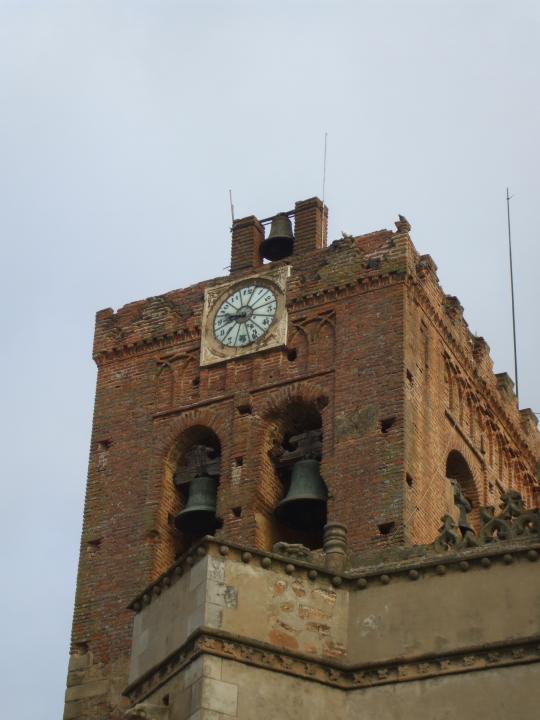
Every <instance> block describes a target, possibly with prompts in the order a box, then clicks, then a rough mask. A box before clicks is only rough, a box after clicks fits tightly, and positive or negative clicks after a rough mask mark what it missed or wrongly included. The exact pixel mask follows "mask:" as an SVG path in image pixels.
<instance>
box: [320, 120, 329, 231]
mask: <svg viewBox="0 0 540 720" xmlns="http://www.w3.org/2000/svg"><path fill="white" fill-rule="evenodd" d="M327 141H328V133H327V132H325V133H324V159H323V175H322V209H321V225H322V227H321V232H322V233H323V242H326V238H325V237H324V196H325V192H326V148H327Z"/></svg>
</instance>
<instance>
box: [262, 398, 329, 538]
mask: <svg viewBox="0 0 540 720" xmlns="http://www.w3.org/2000/svg"><path fill="white" fill-rule="evenodd" d="M272 415H273V416H272V418H271V420H272V423H273V427H272V444H271V447H270V449H269V452H268V457H269V460H270V464H269V466H268V472H269V474H271V476H272V477H273V479H272V480H271V481H270V482H268V483H267V488H269V489H270V490H271V492H272V495H271V497H269V498H268V500H269V502H268V507H267V509H266V512H265V516H266V523H267V533H266V534H267V537H266V538H265V545H266V546H267V547H270V548H271V547H272V546H273V545H274V544H275V543H276V542H279V541H282V542H287V543H301V544H302V545H305V546H306V547H308V548H311V549H315V548H320V547H322V541H323V528H324V525H325V524H326V520H327V496H328V492H327V488H326V484H325V482H324V479H323V478H322V476H321V471H320V465H321V460H322V418H321V414H320V412H319V409H318V407H317V404H316V403H315V402H309V401H304V400H301V399H297V400H292V401H290V402H288V403H286V404H284V405H283V406H282V407H280V408H279V409H278V410H276V411H274V413H273V414H272Z"/></svg>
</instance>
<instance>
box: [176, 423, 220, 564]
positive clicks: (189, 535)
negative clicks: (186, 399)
mask: <svg viewBox="0 0 540 720" xmlns="http://www.w3.org/2000/svg"><path fill="white" fill-rule="evenodd" d="M197 449H201V450H202V449H207V451H208V452H202V453H199V454H198V456H199V461H198V462H197ZM201 462H202V463H203V465H202V466H201V465H200V463H201ZM206 462H207V463H208V464H207V465H206V464H205V463H206ZM220 462H221V442H220V440H219V437H218V436H217V434H216V433H215V432H214V431H213V430H212V429H211V428H209V427H207V426H204V425H193V426H190V427H188V428H186V429H185V430H183V431H182V432H181V434H180V435H179V436H178V439H177V440H176V442H175V443H174V445H173V447H172V449H171V451H170V453H169V456H168V457H167V461H166V476H167V477H166V482H167V484H168V485H169V487H170V488H172V498H173V499H172V503H171V507H170V509H169V518H170V519H171V525H172V527H173V528H174V530H173V535H174V546H175V547H174V551H175V555H179V554H181V553H182V552H184V551H185V550H187V549H188V548H189V547H190V545H192V544H193V543H194V542H196V541H197V540H198V539H199V538H200V537H202V536H204V535H209V534H213V532H214V531H215V530H216V528H217V527H220V526H221V519H220V518H219V517H218V516H217V514H216V515H215V523H210V522H206V521H201V522H200V523H199V525H197V523H196V522H192V523H181V522H179V521H178V520H177V519H178V516H179V514H180V513H181V512H182V510H185V509H186V507H187V505H188V502H189V496H190V492H193V487H194V485H193V484H192V483H193V480H194V478H195V476H199V475H201V474H205V475H208V476H210V477H212V478H213V479H215V486H216V508H217V493H218V492H219V475H220ZM194 463H195V464H194ZM195 465H197V469H195ZM201 467H202V468H206V469H204V470H203V471H202V472H199V470H201ZM192 499H193V498H192Z"/></svg>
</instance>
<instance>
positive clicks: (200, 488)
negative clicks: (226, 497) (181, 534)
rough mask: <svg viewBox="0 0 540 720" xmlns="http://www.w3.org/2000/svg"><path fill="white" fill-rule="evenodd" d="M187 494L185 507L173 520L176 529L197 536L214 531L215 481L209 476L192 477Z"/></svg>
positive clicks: (215, 521)
mask: <svg viewBox="0 0 540 720" xmlns="http://www.w3.org/2000/svg"><path fill="white" fill-rule="evenodd" d="M188 493H189V494H188V499H187V503H186V507H185V508H184V509H183V510H182V511H181V512H179V513H178V515H177V516H176V518H175V521H174V522H175V525H176V527H177V528H180V529H181V530H187V531H188V532H191V533H195V534H197V535H205V534H206V533H208V532H212V531H213V530H215V528H216V524H217V519H216V499H217V480H215V479H214V478H211V477H210V476H209V475H201V476H200V477H194V478H193V480H192V481H191V482H190V483H189V489H188Z"/></svg>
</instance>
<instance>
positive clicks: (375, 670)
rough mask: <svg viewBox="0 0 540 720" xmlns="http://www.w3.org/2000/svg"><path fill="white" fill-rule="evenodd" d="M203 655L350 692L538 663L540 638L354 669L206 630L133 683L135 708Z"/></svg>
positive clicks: (130, 694)
mask: <svg viewBox="0 0 540 720" xmlns="http://www.w3.org/2000/svg"><path fill="white" fill-rule="evenodd" d="M203 653H206V654H208V655H214V656H216V657H220V658H223V659H226V660H233V661H236V662H241V663H244V664H246V665H251V666H255V667H259V668H263V669H265V670H270V671H273V672H280V673H286V674H288V675H292V676H294V677H298V678H301V679H303V680H311V681H313V682H318V683H322V684H324V685H329V686H332V687H335V688H339V689H341V690H346V691H349V690H360V689H364V688H369V687H373V686H376V685H387V684H392V683H399V682H411V681H413V680H425V679H427V678H432V677H439V676H442V675H452V674H456V673H464V672H466V673H469V672H473V671H479V670H487V669H491V668H497V667H506V666H509V665H522V664H525V663H532V662H538V661H539V660H540V637H529V638H524V639H520V640H516V641H515V642H512V643H493V644H490V645H480V646H471V647H467V648H465V649H463V650H457V651H454V652H450V653H436V654H435V653H433V654H425V655H417V656H411V657H409V658H407V659H404V658H401V657H400V658H392V659H389V660H386V661H382V662H381V661H379V662H374V663H363V664H348V663H344V662H337V661H335V660H330V659H328V660H326V659H322V658H318V659H314V658H313V656H311V655H306V654H304V653H295V652H291V651H288V650H286V649H277V648H276V647H275V646H273V645H270V644H268V643H264V642H261V641H258V640H252V639H250V638H246V637H241V636H239V635H233V634H231V633H227V632H225V631H223V630H216V629H213V628H208V627H201V628H199V629H198V630H197V631H195V632H194V633H193V634H192V635H191V636H190V637H189V638H188V640H187V641H186V642H185V643H184V644H183V645H182V647H180V648H178V649H177V650H175V651H174V652H172V653H171V654H170V655H169V656H168V657H166V658H165V659H164V660H163V661H162V662H160V663H158V664H157V665H155V666H154V667H152V668H150V669H149V670H148V671H147V672H146V673H145V674H144V675H142V676H141V677H140V678H138V679H137V680H135V681H134V682H132V683H131V684H130V685H129V686H128V687H127V688H126V689H125V690H124V693H123V694H124V695H125V696H127V697H128V698H129V700H130V701H131V702H132V703H136V702H140V701H141V700H143V699H144V698H146V697H148V696H149V695H150V694H152V693H153V692H155V691H156V690H157V689H158V688H159V687H161V686H162V685H163V684H164V683H166V682H167V681H168V680H170V679H171V678H172V677H174V676H175V675H176V674H177V673H179V672H181V671H182V670H183V669H184V668H185V667H186V666H187V665H188V664H189V663H191V662H192V661H193V660H194V659H195V658H196V657H198V656H199V655H201V654H203Z"/></svg>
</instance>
